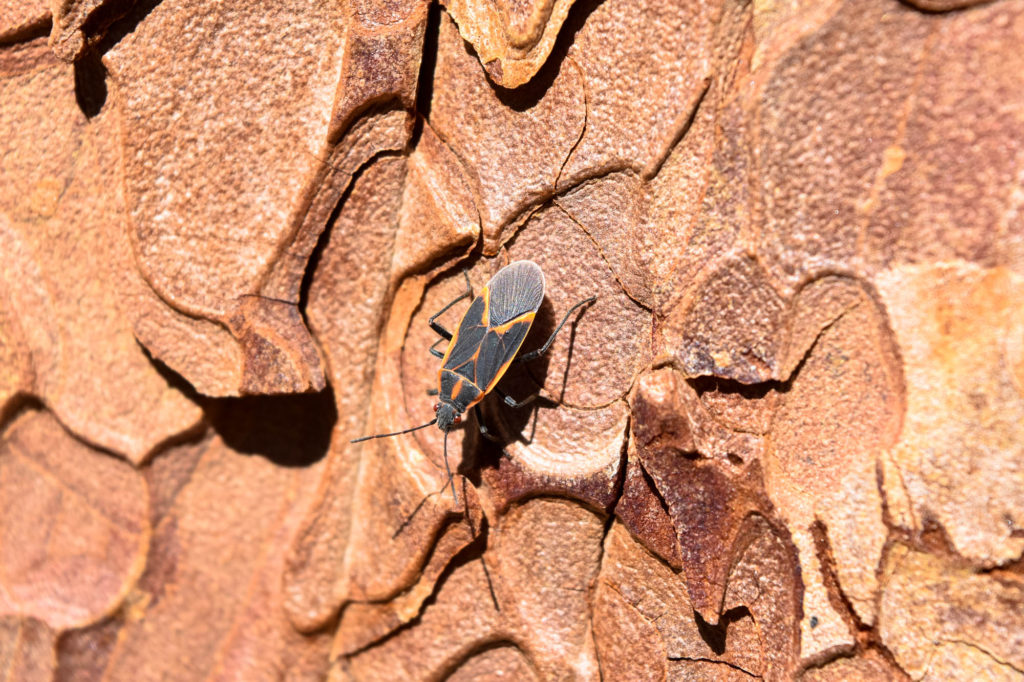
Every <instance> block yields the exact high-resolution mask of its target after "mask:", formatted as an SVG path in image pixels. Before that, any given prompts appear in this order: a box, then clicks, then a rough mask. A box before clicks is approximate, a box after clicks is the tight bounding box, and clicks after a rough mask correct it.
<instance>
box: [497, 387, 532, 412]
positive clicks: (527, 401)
mask: <svg viewBox="0 0 1024 682" xmlns="http://www.w3.org/2000/svg"><path fill="white" fill-rule="evenodd" d="M494 392H495V393H497V394H498V395H500V396H501V399H502V400H504V401H505V404H506V405H508V406H509V407H511V408H512V409H515V410H518V409H520V408H523V407H526V406H527V405H531V404H532V403H533V401H534V400H536V399H537V398H539V397H540V393H534V394H533V395H531V396H527V397H525V398H523V399H522V400H518V401H517V400H516V399H515V398H513V397H512V396H510V395H509V394H508V393H505V391H503V390H501V389H500V388H498V387H497V386H495V388H494Z"/></svg>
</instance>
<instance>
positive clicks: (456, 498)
mask: <svg viewBox="0 0 1024 682" xmlns="http://www.w3.org/2000/svg"><path fill="white" fill-rule="evenodd" d="M435 421H437V420H435ZM444 470H445V471H446V472H448V485H450V486H451V487H452V501H453V502H454V503H455V506H458V505H459V496H458V495H456V494H455V479H453V478H452V470H451V469H450V468H449V467H448V432H447V431H445V432H444ZM441 490H442V491H443V490H444V488H441Z"/></svg>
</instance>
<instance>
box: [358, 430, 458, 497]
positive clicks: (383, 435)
mask: <svg viewBox="0 0 1024 682" xmlns="http://www.w3.org/2000/svg"><path fill="white" fill-rule="evenodd" d="M436 423H437V417H434V418H433V419H431V420H430V421H428V422H427V423H426V424H420V425H419V426H414V427H412V428H411V429H405V430H403V431H395V432H394V433H378V434H377V435H375V436H363V437H362V438H354V439H352V440H350V441H349V443H362V442H363V441H364V440H373V439H374V438H388V437H390V436H401V435H402V434H403V433H410V432H412V431H419V430H420V429H425V428H427V427H428V426H433V425H434V424H436ZM444 435H445V436H447V435H448V432H447V431H446V432H445V434H444ZM447 463H448V460H447V455H446V459H445V464H447ZM450 475H451V474H449V476H450ZM452 492H455V491H454V490H452Z"/></svg>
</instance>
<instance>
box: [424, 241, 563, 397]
mask: <svg viewBox="0 0 1024 682" xmlns="http://www.w3.org/2000/svg"><path fill="white" fill-rule="evenodd" d="M543 300H544V274H543V273H542V272H541V269H540V267H538V266H537V264H536V263H533V262H531V261H517V262H515V263H512V264H511V265H508V266H506V267H504V268H502V269H501V270H500V271H498V273H497V274H496V275H495V276H494V277H492V278H491V281H489V282H488V283H487V285H486V286H485V287H484V289H483V291H482V292H481V293H480V296H478V297H477V298H476V299H475V300H474V301H473V303H472V304H470V306H469V309H468V310H467V311H466V314H465V315H464V316H463V318H462V321H461V322H460V323H459V328H458V330H457V331H456V333H455V334H454V335H453V336H452V340H451V343H449V345H448V352H447V353H445V357H444V360H443V361H442V363H441V371H440V377H439V379H440V386H439V390H440V392H441V394H442V395H446V396H449V397H452V398H457V396H456V395H455V393H462V389H464V388H465V389H468V388H469V387H468V386H464V385H463V382H461V381H458V380H456V379H455V378H454V377H453V376H452V373H454V374H457V375H459V376H461V377H464V378H465V379H466V380H468V382H469V383H470V384H471V385H472V387H473V388H475V389H476V391H472V393H473V394H474V396H473V399H472V400H471V402H468V403H467V404H472V403H475V402H477V400H479V399H480V398H481V397H483V394H484V393H487V392H488V391H490V390H491V389H492V388H493V387H494V385H495V384H496V383H497V382H498V380H499V379H500V378H501V376H502V375H503V374H504V373H505V370H506V369H508V366H509V363H511V362H512V359H513V358H514V357H515V355H516V353H518V352H519V348H520V346H522V345H523V341H524V340H525V339H526V335H527V333H528V332H529V331H530V325H531V324H532V323H533V318H534V316H535V315H536V313H537V309H538V308H540V304H541V302H542V301H543ZM449 384H451V385H449ZM477 391H479V393H477ZM466 397H469V394H468V393H467V395H466ZM460 402H466V401H460Z"/></svg>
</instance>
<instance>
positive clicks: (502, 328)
mask: <svg viewBox="0 0 1024 682" xmlns="http://www.w3.org/2000/svg"><path fill="white" fill-rule="evenodd" d="M536 316H537V313H523V314H522V315H520V316H519V317H514V318H512V319H511V320H509V321H508V322H506V323H505V324H499V325H498V326H497V327H492V328H491V331H495V332H498V333H499V334H504V333H505V332H507V331H508V330H509V329H511V328H512V326H513V325H517V324H519V323H520V322H526V323H528V324H531V325H532V324H533V318H535V317H536ZM523 340H526V337H525V336H524V337H523ZM517 352H518V349H517Z"/></svg>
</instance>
